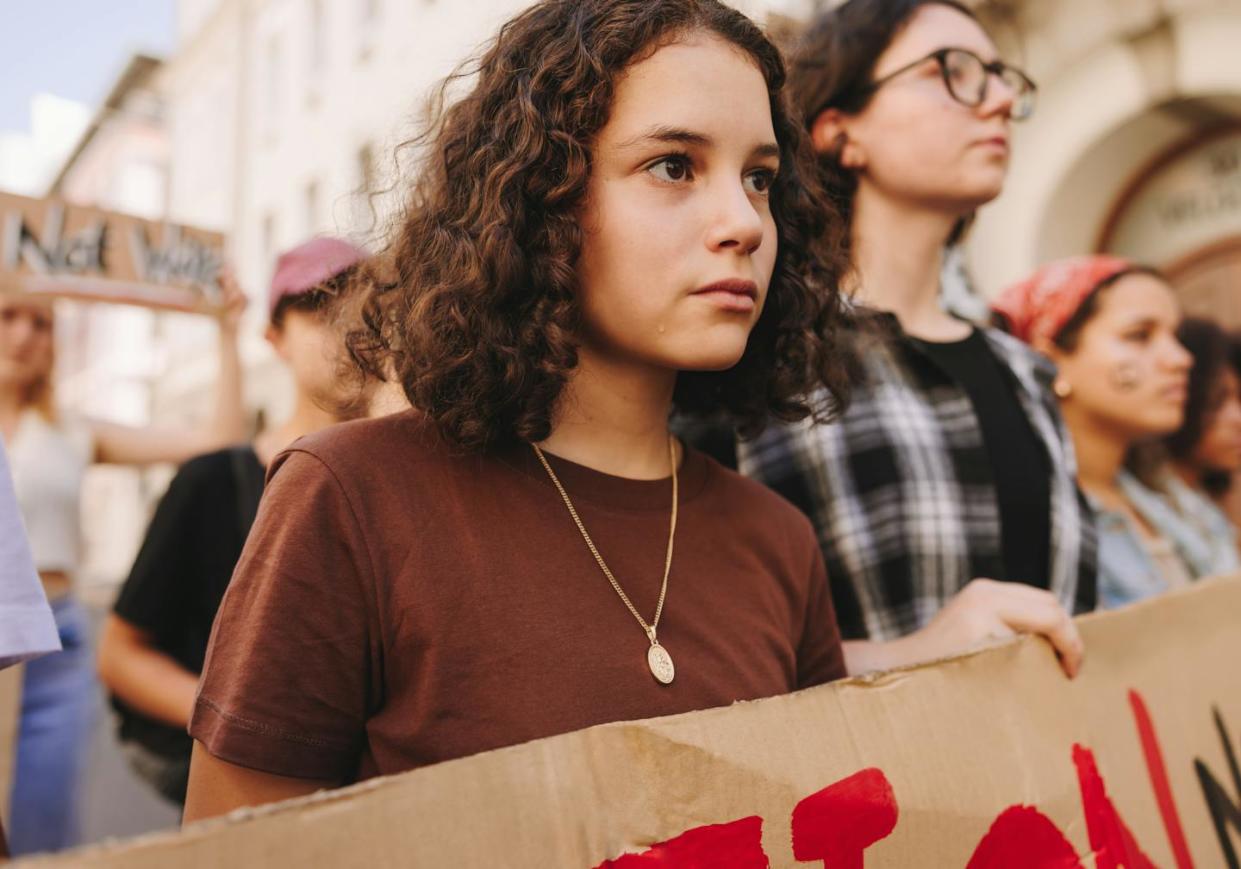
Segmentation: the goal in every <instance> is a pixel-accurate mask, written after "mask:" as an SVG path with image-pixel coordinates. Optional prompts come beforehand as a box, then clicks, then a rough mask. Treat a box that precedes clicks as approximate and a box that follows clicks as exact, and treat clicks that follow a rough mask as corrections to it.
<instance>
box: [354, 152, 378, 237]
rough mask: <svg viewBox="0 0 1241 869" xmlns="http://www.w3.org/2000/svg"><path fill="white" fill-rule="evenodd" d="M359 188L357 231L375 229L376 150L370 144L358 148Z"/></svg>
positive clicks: (355, 225)
mask: <svg viewBox="0 0 1241 869" xmlns="http://www.w3.org/2000/svg"><path fill="white" fill-rule="evenodd" d="M357 161H358V166H357V173H358V186H357V190H356V191H355V193H354V196H353V223H354V228H355V229H356V230H362V231H369V230H370V229H373V228H374V224H375V220H376V216H375V214H374V212H373V211H372V209H373V208H374V203H373V202H372V201H371V195H372V194H373V193H374V192H375V189H376V184H375V149H374V147H373V146H372V145H371V143H370V142H367V143H366V144H364V145H363V146H362V147H360V148H358V157H357Z"/></svg>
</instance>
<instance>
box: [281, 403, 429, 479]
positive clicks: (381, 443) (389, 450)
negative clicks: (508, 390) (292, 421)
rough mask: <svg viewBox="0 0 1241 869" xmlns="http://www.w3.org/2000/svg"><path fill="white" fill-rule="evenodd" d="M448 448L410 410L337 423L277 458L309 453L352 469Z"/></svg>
mask: <svg viewBox="0 0 1241 869" xmlns="http://www.w3.org/2000/svg"><path fill="white" fill-rule="evenodd" d="M448 452H449V450H448V447H447V445H446V444H445V443H444V441H443V439H442V438H441V437H440V436H439V434H438V433H437V432H436V431H435V430H434V428H433V427H432V426H431V425H430V424H429V423H427V422H426V420H425V419H424V418H423V416H422V415H421V414H420V413H418V412H417V411H413V410H407V411H402V412H400V413H394V414H390V415H388V416H382V417H375V418H373V419H358V420H352V421H351V422H342V423H338V424H337V425H333V426H329V427H328V428H325V429H323V430H321V431H317V432H315V433H314V434H309V435H306V436H305V437H300V438H298V439H297V440H295V441H294V442H293V443H291V444H290V445H289V446H288V447H287V448H286V449H285V450H284V451H283V452H282V453H281V454H280V456H279V457H277V461H279V459H280V458H282V457H284V456H286V455H288V454H289V453H307V454H309V455H311V456H314V457H315V458H316V459H318V460H319V461H320V462H322V463H323V464H324V465H326V466H327V467H329V468H332V469H333V470H349V469H352V468H357V467H360V466H366V465H371V464H374V463H376V462H383V461H393V460H397V459H401V460H406V459H409V458H414V457H418V456H423V457H434V456H437V455H445V456H446V455H447V454H448ZM273 464H274V463H273Z"/></svg>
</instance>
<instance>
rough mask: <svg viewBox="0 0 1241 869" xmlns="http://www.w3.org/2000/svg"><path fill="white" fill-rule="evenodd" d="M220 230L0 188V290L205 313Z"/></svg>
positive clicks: (210, 306) (212, 294) (216, 291)
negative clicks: (84, 205)
mask: <svg viewBox="0 0 1241 869" xmlns="http://www.w3.org/2000/svg"><path fill="white" fill-rule="evenodd" d="M223 263H224V237H223V236H222V235H220V234H219V233H215V232H207V231H206V230H200V229H192V228H190V227H185V226H177V225H174V224H164V223H157V222H153V221H149V220H142V219H140V218H137V217H131V216H129V215H125V214H119V213H117V212H112V211H100V210H99V209H96V208H82V207H79V206H76V205H69V204H66V203H64V202H61V201H59V200H52V199H27V198H26V197H24V196H14V195H12V194H8V193H0V292H8V293H29V294H35V295H40V296H52V297H66V298H73V299H80V300H84V301H96V302H113V303H119V304H129V305H142V306H144V307H150V308H163V309H170V310H176V311H199V312H209V311H213V310H215V309H216V308H217V307H218V306H219V301H220V287H219V284H218V283H217V275H218V274H219V271H220V267H221V266H222V265H223Z"/></svg>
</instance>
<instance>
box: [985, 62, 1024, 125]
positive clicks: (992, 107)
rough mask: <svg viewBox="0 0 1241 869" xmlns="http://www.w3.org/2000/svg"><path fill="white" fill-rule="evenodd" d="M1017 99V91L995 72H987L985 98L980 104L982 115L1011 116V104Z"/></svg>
mask: <svg viewBox="0 0 1241 869" xmlns="http://www.w3.org/2000/svg"><path fill="white" fill-rule="evenodd" d="M1016 101H1017V91H1016V90H1015V89H1014V88H1013V87H1012V86H1011V85H1009V83H1008V82H1006V81H1004V79H1002V78H1001V77H1000V75H999V73H995V72H990V71H988V72H987V98H986V99H985V100H984V101H983V104H982V113H983V116H984V117H988V118H989V117H991V116H992V115H997V114H998V115H1003V116H1004V117H1005V118H1011V117H1012V115H1013V104H1014V103H1015V102H1016Z"/></svg>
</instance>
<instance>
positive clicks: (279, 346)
mask: <svg viewBox="0 0 1241 869" xmlns="http://www.w3.org/2000/svg"><path fill="white" fill-rule="evenodd" d="M263 337H264V338H265V339H266V340H267V343H268V344H270V345H271V347H272V349H273V350H275V351H276V355H277V356H279V357H280V358H281V359H285V360H286V361H287V357H286V355H285V352H284V330H282V329H278V328H277V327H275V326H273V325H272V324H271V323H268V324H267V328H266V329H264V330H263Z"/></svg>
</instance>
